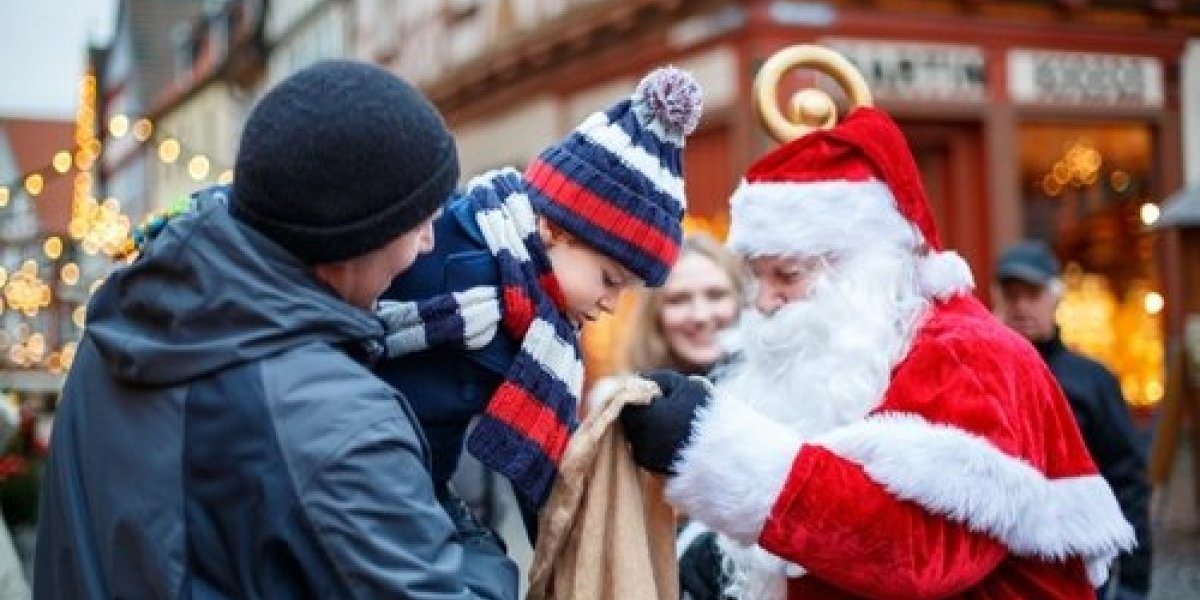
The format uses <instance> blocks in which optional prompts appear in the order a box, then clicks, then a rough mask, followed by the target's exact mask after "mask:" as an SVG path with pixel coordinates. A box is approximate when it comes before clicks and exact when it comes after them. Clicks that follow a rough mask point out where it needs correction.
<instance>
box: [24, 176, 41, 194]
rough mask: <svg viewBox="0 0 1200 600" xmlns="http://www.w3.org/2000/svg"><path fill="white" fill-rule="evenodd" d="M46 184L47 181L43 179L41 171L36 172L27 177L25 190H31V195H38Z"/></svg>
mask: <svg viewBox="0 0 1200 600" xmlns="http://www.w3.org/2000/svg"><path fill="white" fill-rule="evenodd" d="M45 184H46V182H45V181H44V180H43V179H42V175H41V174H40V173H34V174H33V175H30V176H29V177H26V178H25V191H26V192H29V195H30V196H36V195H38V194H40V193H42V188H43V187H44V186H45Z"/></svg>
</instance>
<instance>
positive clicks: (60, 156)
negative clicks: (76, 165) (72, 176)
mask: <svg viewBox="0 0 1200 600" xmlns="http://www.w3.org/2000/svg"><path fill="white" fill-rule="evenodd" d="M53 162H54V170H55V171H58V172H59V173H66V172H67V171H70V170H71V153H70V152H67V151H66V150H61V151H59V152H58V153H56V154H55V155H54V161H53Z"/></svg>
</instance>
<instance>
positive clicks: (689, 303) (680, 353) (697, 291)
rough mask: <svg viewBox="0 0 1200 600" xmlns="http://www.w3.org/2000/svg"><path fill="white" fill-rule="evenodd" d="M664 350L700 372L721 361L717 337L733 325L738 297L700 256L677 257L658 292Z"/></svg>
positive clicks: (723, 275) (726, 279) (715, 267)
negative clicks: (665, 347)
mask: <svg viewBox="0 0 1200 600" xmlns="http://www.w3.org/2000/svg"><path fill="white" fill-rule="evenodd" d="M659 294H660V297H661V299H662V304H661V308H660V312H659V321H660V324H661V325H662V331H663V337H664V339H665V340H666V343H667V348H669V349H670V351H671V354H672V355H674V357H675V358H676V359H677V360H679V361H681V362H683V363H684V365H685V366H687V367H690V368H692V369H695V370H699V371H704V370H708V369H709V368H711V367H712V366H713V365H714V364H716V362H717V361H718V360H719V359H720V358H721V347H720V345H719V344H718V343H717V334H718V333H719V332H720V331H721V330H723V329H725V328H726V327H729V326H730V325H731V324H733V321H734V319H736V318H737V313H738V296H737V293H736V290H734V289H733V282H732V281H731V280H730V278H729V275H728V274H726V273H725V271H724V270H723V269H721V267H720V266H719V265H717V264H716V263H714V262H713V261H711V260H709V259H708V258H707V257H705V256H704V255H702V254H698V253H695V252H689V253H686V254H684V255H683V256H682V257H680V259H679V261H678V262H677V263H676V264H675V268H674V269H673V270H672V271H671V276H670V277H668V278H667V282H666V283H665V284H663V287H662V290H661V291H660V292H659Z"/></svg>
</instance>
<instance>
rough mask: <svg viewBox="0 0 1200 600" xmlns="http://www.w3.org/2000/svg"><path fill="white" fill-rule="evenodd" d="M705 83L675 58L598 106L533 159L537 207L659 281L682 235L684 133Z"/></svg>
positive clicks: (696, 116)
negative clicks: (679, 65)
mask: <svg viewBox="0 0 1200 600" xmlns="http://www.w3.org/2000/svg"><path fill="white" fill-rule="evenodd" d="M703 104H704V103H703V98H702V97H701V93H700V86H699V84H697V83H696V79H695V78H694V77H692V75H691V74H690V73H687V72H686V71H682V70H679V69H676V68H674V67H664V68H660V69H656V70H654V72H652V73H650V74H649V75H647V76H646V77H645V78H643V79H642V81H641V83H639V84H638V86H637V90H636V91H635V92H634V93H633V95H632V96H630V97H629V98H628V99H626V100H622V101H621V102H619V103H617V104H616V105H614V106H613V107H611V108H609V109H608V110H607V111H604V112H598V113H594V114H593V115H592V116H590V117H588V118H587V119H586V120H585V121H584V122H583V123H582V124H580V125H579V127H576V128H575V130H574V131H573V132H571V134H570V135H569V136H567V138H566V139H564V140H563V141H562V142H560V143H558V144H557V145H554V146H550V147H549V148H547V149H545V150H543V151H542V153H541V154H540V155H539V156H538V157H537V158H536V159H534V160H533V162H532V163H530V165H529V168H528V169H527V170H526V172H525V179H526V180H527V182H528V184H529V187H530V197H531V200H532V201H533V204H534V206H535V207H536V209H537V211H538V213H540V214H541V215H542V216H544V217H546V218H547V219H549V220H550V221H551V222H552V223H554V224H555V225H557V226H559V227H561V228H563V229H564V230H566V231H568V232H570V233H571V234H572V235H575V236H576V237H578V238H580V239H581V240H583V241H584V242H586V243H588V244H590V245H591V246H593V247H594V248H596V249H597V250H599V251H600V252H603V253H604V254H606V255H608V256H610V257H612V258H613V259H614V260H616V261H617V262H619V263H621V264H622V265H623V266H625V268H627V269H629V270H630V271H631V272H633V273H634V274H635V275H637V276H638V277H640V278H641V279H642V280H643V281H644V282H645V283H646V285H649V286H658V285H661V284H662V283H663V282H664V281H666V279H667V274H668V273H669V272H670V270H671V267H672V266H673V265H674V264H675V259H676V258H677V257H678V255H679V246H680V244H681V243H682V238H683V230H682V227H681V224H680V222H681V220H682V219H683V213H684V210H685V208H686V207H687V203H686V199H685V198H684V193H683V160H682V153H683V142H684V137H685V136H687V135H688V134H690V133H692V131H694V130H695V129H696V125H697V123H698V122H699V121H700V113H701V111H702V109H703Z"/></svg>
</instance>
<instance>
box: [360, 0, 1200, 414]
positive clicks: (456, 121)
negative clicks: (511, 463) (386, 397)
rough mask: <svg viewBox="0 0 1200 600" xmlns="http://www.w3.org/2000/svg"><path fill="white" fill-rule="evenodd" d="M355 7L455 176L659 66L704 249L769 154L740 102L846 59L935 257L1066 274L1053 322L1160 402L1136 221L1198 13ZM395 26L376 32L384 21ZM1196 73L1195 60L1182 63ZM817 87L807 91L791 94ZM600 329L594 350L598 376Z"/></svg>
mask: <svg viewBox="0 0 1200 600" xmlns="http://www.w3.org/2000/svg"><path fill="white" fill-rule="evenodd" d="M390 4H391V3H384V2H368V1H364V2H360V3H359V4H358V6H359V11H360V12H359V17H358V22H359V23H360V24H373V26H374V27H375V29H374V30H373V31H372V32H371V33H370V34H369V35H368V32H367V31H364V32H363V35H361V36H360V37H359V39H358V41H359V43H358V44H357V50H356V52H357V53H358V55H359V56H361V57H364V58H370V59H372V60H377V61H380V62H382V63H383V64H385V65H388V66H389V67H390V68H391V69H392V70H393V71H395V72H397V73H399V74H402V75H405V76H407V77H410V78H412V79H414V80H416V81H418V82H421V83H422V85H424V86H425V88H426V89H427V90H428V92H429V94H430V95H431V97H432V98H433V99H434V101H435V102H436V103H437V105H438V106H439V108H440V109H441V110H442V111H443V113H444V114H445V115H446V117H447V119H448V121H449V123H450V124H451V125H452V127H453V128H454V130H455V132H456V134H457V136H458V140H459V147H460V153H461V157H462V161H463V170H464V174H465V175H470V174H473V173H476V172H479V171H482V170H485V169H487V168H491V167H494V166H498V165H502V164H516V165H523V164H524V163H525V162H526V161H527V160H528V159H529V158H530V157H531V156H533V154H534V153H535V152H536V151H537V150H539V149H540V148H541V147H542V146H544V145H545V144H546V143H549V142H551V141H553V140H555V139H557V138H558V137H560V136H561V135H563V134H564V133H565V132H566V131H567V130H568V129H569V128H570V127H571V126H573V125H574V124H575V123H577V122H578V121H579V120H580V119H581V118H582V117H583V116H584V115H586V114H587V113H588V112H589V111H591V110H595V109H597V108H599V107H602V106H604V105H606V104H607V103H608V102H611V101H612V100H614V99H615V98H616V97H618V96H619V95H621V94H624V93H628V91H629V90H630V89H632V87H633V85H634V84H635V83H636V78H637V77H638V76H639V75H640V74H641V73H644V72H645V71H647V70H648V69H650V68H651V67H653V66H654V65H658V64H665V63H673V64H676V65H678V66H681V67H684V68H687V69H690V70H692V71H693V72H694V73H695V74H696V75H697V77H698V78H699V79H700V81H701V83H702V85H703V86H704V88H705V93H706V112H705V116H704V119H703V121H702V124H701V127H700V129H699V130H698V132H697V133H696V134H695V135H694V136H693V137H692V138H691V139H690V140H689V142H688V144H689V145H688V149H687V153H686V161H687V174H686V175H687V189H688V195H689V212H690V214H691V217H690V223H689V226H690V227H691V228H693V229H704V230H708V231H711V232H714V233H715V234H717V235H718V236H721V235H723V234H724V232H725V230H726V228H727V227H728V197H729V195H730V193H731V192H732V191H733V189H734V187H735V186H736V184H737V181H738V179H739V177H740V174H741V173H742V172H743V171H744V170H745V168H746V167H747V166H748V165H749V164H750V163H751V162H752V161H753V160H754V159H755V158H756V157H758V156H760V155H762V154H763V153H764V152H765V151H767V150H768V149H769V148H771V147H772V144H773V142H772V141H771V140H770V139H769V138H768V137H767V135H766V134H765V133H764V131H763V129H762V128H761V127H760V126H759V124H758V122H757V117H756V116H755V114H754V112H753V110H752V108H751V106H752V98H751V82H752V80H753V77H754V75H755V73H756V72H757V69H758V66H759V65H760V64H761V63H762V62H763V61H764V60H765V59H766V58H767V57H768V56H770V55H771V54H772V53H774V52H775V51H777V50H779V49H781V48H783V47H785V46H788V45H792V44H799V43H816V44H822V45H826V46H829V47H832V48H834V49H836V50H838V51H840V52H842V53H843V54H844V55H846V56H847V57H848V58H849V59H850V60H851V61H852V62H854V63H855V64H856V65H857V66H858V67H859V69H860V71H861V72H862V73H863V75H864V76H865V78H866V79H867V82H868V84H869V85H870V87H871V89H872V90H873V92H874V94H875V99H876V104H877V105H879V106H881V107H882V108H884V109H885V110H887V111H888V112H889V113H890V114H892V115H893V116H894V117H895V118H896V120H897V121H898V122H899V124H900V125H901V128H902V129H903V130H904V132H905V134H906V136H907V137H908V139H909V141H910V145H911V147H912V150H913V153H914V155H915V157H916V159H917V163H918V165H919V167H920V169H921V172H922V176H923V179H924V183H925V187H926V190H927V192H928V195H929V197H930V200H931V202H932V204H933V209H934V214H935V218H936V219H937V221H938V225H939V228H940V229H941V231H942V232H943V240H944V241H945V242H946V243H947V244H948V245H949V246H950V247H952V248H954V249H956V250H958V251H959V252H960V253H961V254H962V255H963V256H964V257H965V258H966V259H967V260H968V262H969V263H970V264H971V267H972V269H973V270H974V272H975V274H976V278H977V281H978V283H979V286H978V293H979V295H980V296H981V297H983V298H984V299H988V298H989V296H990V285H989V283H990V281H991V276H992V270H993V265H992V263H993V261H994V259H995V257H996V256H997V255H998V253H999V252H1000V251H1001V250H1002V249H1003V248H1004V247H1005V246H1007V245H1008V244H1009V243H1012V242H1014V241H1016V240H1018V239H1020V238H1024V237H1037V238H1041V239H1045V240H1046V241H1048V242H1050V243H1052V244H1053V245H1054V247H1055V248H1056V249H1057V251H1058V253H1059V254H1060V256H1061V257H1062V258H1063V259H1064V262H1065V263H1066V264H1067V265H1068V275H1067V283H1068V287H1069V293H1068V297H1067V302H1066V303H1065V304H1064V310H1063V313H1062V314H1061V315H1060V321H1062V323H1063V327H1064V335H1065V336H1066V337H1068V339H1069V341H1071V342H1072V343H1073V344H1074V345H1076V346H1077V347H1081V348H1083V349H1085V350H1086V351H1088V352H1090V353H1091V354H1093V355H1095V356H1098V357H1100V358H1101V359H1102V360H1104V361H1105V362H1106V363H1108V364H1110V365H1111V366H1113V367H1114V368H1115V369H1116V370H1117V371H1118V372H1120V374H1121V376H1122V382H1123V384H1124V386H1125V391H1126V395H1127V396H1129V398H1130V399H1131V401H1132V402H1133V403H1135V404H1136V405H1138V406H1150V405H1153V404H1154V403H1155V402H1157V400H1158V399H1160V398H1161V397H1162V395H1163V377H1162V364H1163V360H1162V348H1163V336H1162V332H1161V327H1162V315H1163V314H1166V313H1169V312H1170V310H1171V308H1172V306H1171V304H1172V303H1171V301H1170V299H1169V298H1168V297H1167V295H1168V294H1169V287H1170V285H1169V282H1168V281H1165V279H1168V278H1169V276H1168V275H1165V274H1163V273H1161V272H1160V267H1161V263H1162V261H1161V260H1159V258H1160V257H1159V256H1158V255H1159V254H1160V253H1161V249H1159V248H1157V247H1156V242H1155V237H1154V235H1153V234H1151V233H1150V231H1149V229H1148V227H1147V224H1150V223H1153V221H1154V218H1155V217H1156V215H1157V203H1158V202H1159V201H1161V200H1162V199H1163V198H1164V197H1165V196H1166V195H1168V194H1170V193H1172V192H1174V191H1175V190H1177V189H1178V188H1179V186H1180V185H1181V184H1182V181H1183V168H1184V167H1183V163H1182V144H1183V141H1182V135H1183V134H1182V111H1183V107H1184V103H1183V102H1182V100H1181V97H1182V94H1183V88H1182V85H1183V84H1182V77H1183V73H1184V66H1185V60H1194V58H1191V59H1187V58H1185V52H1186V51H1187V48H1188V39H1189V36H1195V35H1197V32H1200V5H1197V3H1188V2H1172V1H1161V2H1140V1H1139V2H1133V1H1117V0H1108V1H1100V0H1095V1H1058V2H1056V1H1051V0H1047V1H1041V2H1036V1H1029V0H1026V1H1019V0H1011V1H1005V0H990V1H989V0H974V1H968V0H943V1H934V0H920V1H918V0H869V1H862V0H854V1H851V0H828V1H823V2H798V1H784V0H744V1H719V0H691V1H689V0H627V1H620V2H618V1H607V0H445V1H437V0H420V1H415V2H405V3H402V4H400V5H399V6H390ZM388 22H390V23H392V26H390V27H388V26H386V25H385V24H386V23H388ZM1189 56H1190V55H1189ZM805 85H818V86H821V87H828V88H830V89H832V86H831V85H830V82H827V81H825V80H824V79H823V78H820V77H815V76H812V75H806V74H796V75H793V76H790V77H789V78H788V79H786V80H785V87H787V88H788V89H789V90H794V89H798V88H799V87H801V86H805ZM613 335H614V332H612V331H606V330H605V328H603V327H601V328H598V329H597V330H596V331H591V332H589V337H590V338H591V342H590V343H589V346H590V348H591V350H592V354H593V356H599V357H601V358H598V359H595V362H596V363H597V364H600V365H601V366H603V364H604V360H603V355H605V354H606V353H607V352H608V348H609V347H610V345H611V344H610V342H611V341H612V339H613Z"/></svg>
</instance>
